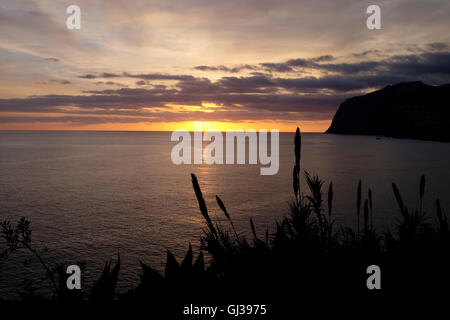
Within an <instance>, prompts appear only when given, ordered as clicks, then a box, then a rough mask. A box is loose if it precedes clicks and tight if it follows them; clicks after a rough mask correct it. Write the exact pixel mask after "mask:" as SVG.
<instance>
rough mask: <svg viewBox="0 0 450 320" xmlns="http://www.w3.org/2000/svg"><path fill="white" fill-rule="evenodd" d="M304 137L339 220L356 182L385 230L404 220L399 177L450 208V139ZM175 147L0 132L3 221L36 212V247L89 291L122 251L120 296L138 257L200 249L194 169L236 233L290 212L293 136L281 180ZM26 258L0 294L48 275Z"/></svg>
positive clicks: (7, 272)
mask: <svg viewBox="0 0 450 320" xmlns="http://www.w3.org/2000/svg"><path fill="white" fill-rule="evenodd" d="M302 138H303V146H302V159H301V161H302V168H304V169H307V170H308V171H310V172H311V173H317V174H319V175H320V176H321V177H322V178H323V179H324V180H325V181H326V188H328V183H329V181H331V180H332V181H333V186H334V190H335V201H334V208H335V209H334V211H335V213H334V215H335V219H336V223H337V224H348V225H354V224H355V211H356V209H355V202H356V186H357V183H358V180H359V179H360V178H361V179H362V181H363V190H364V193H366V192H367V188H368V187H370V188H371V189H372V192H373V199H374V223H375V225H376V226H378V228H379V229H384V228H386V227H388V226H392V225H393V224H394V223H395V219H396V218H397V217H398V212H397V210H396V209H397V207H396V204H395V202H394V197H393V194H392V191H391V190H392V189H391V183H392V182H396V183H397V185H398V186H399V188H400V190H401V192H402V194H403V195H404V198H405V199H406V201H407V203H408V206H409V207H416V206H417V203H418V182H419V177H420V175H421V174H422V173H424V174H425V175H426V178H427V186H426V196H425V202H426V203H425V208H426V210H428V212H432V213H433V214H434V207H433V204H434V201H435V198H436V197H438V196H439V197H440V199H441V202H442V206H443V208H444V211H446V212H448V211H449V208H450V201H449V199H450V166H449V163H450V144H448V143H438V142H424V141H414V140H400V139H391V138H382V139H381V140H377V139H375V137H367V136H341V135H325V134H312V133H311V134H308V133H306V134H303V136H302ZM174 144H175V143H174V142H171V141H170V133H162V132H161V133H158V132H152V133H148V132H6V131H3V132H0V219H1V220H3V219H12V220H16V219H17V218H18V217H21V216H26V217H28V218H29V219H30V220H31V225H32V229H33V233H32V239H33V244H34V245H35V246H36V247H38V248H44V247H45V246H46V247H48V249H49V251H48V252H47V253H44V254H43V255H44V257H45V258H46V259H47V260H48V261H50V262H61V263H71V264H73V263H82V264H83V265H85V271H84V273H83V275H84V278H83V285H84V286H85V287H89V286H90V285H91V284H92V281H93V279H96V278H97V277H98V276H99V274H100V272H101V269H102V266H103V264H104V262H105V261H107V260H108V259H111V258H115V256H116V255H117V253H120V254H121V258H122V262H123V263H122V269H121V275H120V283H119V291H124V290H126V289H128V288H131V287H132V285H133V284H136V283H137V281H138V275H139V272H140V270H139V261H143V262H144V263H147V264H149V265H151V266H154V267H156V268H158V269H161V268H162V267H163V262H164V260H165V250H166V249H169V250H171V251H172V252H174V253H175V254H176V255H177V256H179V257H181V256H182V255H183V253H184V252H185V250H186V249H187V246H188V242H189V241H190V242H192V243H193V245H194V246H196V245H197V244H198V239H199V236H200V235H201V229H202V227H203V220H202V217H201V215H200V213H199V210H198V208H197V203H196V199H195V195H194V192H193V190H192V187H191V180H190V173H195V174H196V175H197V176H198V178H199V181H200V185H201V187H202V191H203V194H204V196H205V197H206V201H207V204H208V207H209V209H210V211H211V213H212V214H213V215H214V214H217V215H220V216H221V214H220V211H219V210H218V207H217V205H216V203H215V195H216V194H217V195H220V197H221V198H222V199H223V201H224V203H225V205H226V206H227V209H228V210H229V212H230V215H231V216H232V218H233V220H234V222H235V225H236V226H237V228H238V230H239V231H240V232H243V233H246V232H248V231H249V229H250V228H249V223H248V221H249V218H250V217H251V218H253V220H254V221H255V224H256V228H257V230H258V231H259V232H260V233H261V234H263V233H264V231H265V228H266V227H269V228H270V226H272V225H273V222H274V221H275V220H277V219H281V217H282V216H283V215H284V214H286V213H287V208H288V206H287V202H288V200H289V199H290V197H291V194H292V191H291V190H292V182H291V176H292V165H293V161H294V160H293V159H294V157H293V134H292V133H290V134H287V133H285V134H284V133H283V134H280V170H279V173H278V174H277V175H274V176H261V175H260V174H259V168H260V165H213V166H208V165H201V166H190V165H181V166H176V165H173V164H172V162H171V160H170V151H171V148H172V146H173V145H174ZM302 187H303V188H302V190H303V191H305V188H306V186H305V184H304V183H303V184H302ZM432 221H433V218H430V222H432ZM28 258H30V256H29V255H24V254H16V255H13V256H11V257H10V258H9V259H8V260H6V261H4V262H3V263H2V266H1V267H0V298H11V297H15V295H16V291H17V290H16V289H17V288H18V287H20V284H21V282H22V280H23V279H24V278H35V277H36V276H40V275H42V273H43V271H42V269H41V268H40V266H39V265H38V264H36V262H35V261H34V259H29V261H28ZM24 260H25V262H27V263H25V264H24V263H23V262H24ZM38 283H39V282H38Z"/></svg>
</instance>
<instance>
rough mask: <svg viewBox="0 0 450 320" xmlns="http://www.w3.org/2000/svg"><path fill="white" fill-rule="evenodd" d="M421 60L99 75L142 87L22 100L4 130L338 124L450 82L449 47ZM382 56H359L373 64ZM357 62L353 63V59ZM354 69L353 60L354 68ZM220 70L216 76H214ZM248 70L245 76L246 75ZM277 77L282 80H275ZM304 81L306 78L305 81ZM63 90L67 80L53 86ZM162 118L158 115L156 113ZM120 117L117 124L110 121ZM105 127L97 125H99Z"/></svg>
mask: <svg viewBox="0 0 450 320" xmlns="http://www.w3.org/2000/svg"><path fill="white" fill-rule="evenodd" d="M429 46H430V48H431V47H433V49H432V50H431V49H430V50H429V51H425V52H417V53H414V54H405V55H395V56H391V57H387V58H384V59H380V60H373V59H368V60H365V61H355V62H338V61H339V60H338V59H337V58H335V57H334V56H331V55H323V56H319V57H315V58H309V59H302V58H298V59H289V60H286V61H285V62H281V63H277V62H267V63H261V64H255V65H252V66H250V65H245V64H243V65H240V68H244V69H246V70H252V72H251V73H250V75H242V76H226V77H221V78H219V79H217V80H214V81H213V80H211V79H209V78H207V77H195V76H193V75H186V74H179V75H178V74H162V73H141V74H135V73H129V72H123V73H99V74H85V75H81V76H79V78H82V79H88V80H89V79H101V80H100V81H97V83H98V84H104V85H121V83H120V82H116V81H111V80H108V79H114V78H131V79H136V80H137V81H136V82H135V83H136V85H137V86H143V85H148V87H145V88H142V87H140V88H139V87H138V88H128V87H125V86H124V85H122V86H121V87H120V88H118V89H106V90H86V91H83V92H82V94H80V95H42V96H31V97H28V98H20V99H0V112H16V113H18V112H23V113H24V115H23V116H22V117H4V118H3V119H2V120H1V121H2V122H8V121H9V122H14V121H17V122H20V121H23V122H25V120H24V119H28V121H43V122H45V121H49V122H50V121H56V118H55V117H47V115H45V114H44V113H50V112H51V113H58V114H61V117H60V120H58V121H64V122H80V123H97V122H98V123H101V122H102V121H104V122H120V121H124V122H154V121H189V120H201V119H204V120H220V121H242V120H277V119H279V120H282V119H284V120H292V119H295V118H296V117H301V118H302V119H304V120H325V119H330V118H331V117H332V115H333V114H334V112H335V110H336V108H337V106H338V105H339V104H340V102H342V101H343V100H345V99H346V98H349V97H351V96H354V95H358V94H362V93H364V92H367V91H368V90H372V89H377V88H381V87H384V86H386V85H390V84H393V83H397V82H404V81H416V80H422V81H425V82H429V83H431V84H438V83H439V84H440V83H443V82H448V81H450V52H448V51H443V49H442V48H444V46H443V45H441V44H430V45H429ZM377 54H378V52H376V51H367V52H362V53H359V54H358V55H359V56H360V57H373V56H375V55H377ZM355 57H356V56H355V55H353V58H355ZM350 61H351V60H350ZM211 68H216V69H215V70H216V71H225V72H233V71H231V70H233V68H239V66H232V67H227V66H218V67H207V66H198V67H195V69H197V70H204V71H207V70H210V69H211ZM302 69H311V71H315V73H312V74H320V75H317V76H311V75H308V76H299V73H295V74H292V73H288V74H286V75H283V74H284V73H285V72H289V71H298V70H302ZM211 70H212V69H211ZM241 70H242V69H241ZM273 72H277V73H273ZM300 74H302V73H300ZM150 80H172V81H175V82H174V83H172V82H171V84H170V86H169V85H167V86H166V85H163V84H156V85H154V84H151V83H150ZM52 81H53V82H59V83H62V81H65V80H52ZM204 102H210V103H214V104H216V105H217V106H218V107H216V108H214V112H204V110H202V109H199V110H196V109H192V108H191V109H190V108H181V109H180V108H176V107H173V106H174V105H175V106H176V105H184V106H201V105H202V104H203V103H204ZM153 110H157V111H153ZM27 112H34V113H39V112H40V113H42V114H43V117H42V118H41V117H39V119H36V117H35V118H31V117H27V116H26V113H27ZM110 116H114V117H115V118H114V119H113V120H111V119H110V118H109V117H110ZM96 121H97V122H96Z"/></svg>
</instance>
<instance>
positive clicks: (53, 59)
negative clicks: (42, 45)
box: [45, 58, 59, 62]
mask: <svg viewBox="0 0 450 320" xmlns="http://www.w3.org/2000/svg"><path fill="white" fill-rule="evenodd" d="M45 60H47V61H53V62H58V61H59V59H58V58H45Z"/></svg>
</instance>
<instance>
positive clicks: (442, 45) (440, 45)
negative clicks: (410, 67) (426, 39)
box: [427, 42, 449, 50]
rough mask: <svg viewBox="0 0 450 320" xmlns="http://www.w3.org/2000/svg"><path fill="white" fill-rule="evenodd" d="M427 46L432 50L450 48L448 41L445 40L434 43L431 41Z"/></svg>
mask: <svg viewBox="0 0 450 320" xmlns="http://www.w3.org/2000/svg"><path fill="white" fill-rule="evenodd" d="M427 47H428V48H429V49H431V50H445V49H448V48H449V46H448V44H447V43H444V42H433V43H429V44H428V45H427Z"/></svg>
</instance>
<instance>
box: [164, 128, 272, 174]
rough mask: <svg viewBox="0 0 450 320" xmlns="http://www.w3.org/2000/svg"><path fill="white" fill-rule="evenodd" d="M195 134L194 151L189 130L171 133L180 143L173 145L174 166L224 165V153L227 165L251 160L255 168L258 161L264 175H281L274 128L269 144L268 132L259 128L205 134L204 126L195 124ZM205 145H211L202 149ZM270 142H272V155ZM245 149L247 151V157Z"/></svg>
mask: <svg viewBox="0 0 450 320" xmlns="http://www.w3.org/2000/svg"><path fill="white" fill-rule="evenodd" d="M193 135H194V137H193V140H194V141H193V142H194V146H193V149H192V139H191V132H189V131H187V130H176V131H173V132H172V137H171V141H178V143H177V144H176V145H175V146H173V148H172V152H171V155H170V156H171V159H172V162H173V163H174V164H176V165H180V164H203V163H205V164H209V165H211V164H224V154H225V153H226V156H225V164H245V163H246V159H247V158H248V164H254V165H256V164H258V162H259V164H261V165H263V166H265V167H261V168H260V174H261V175H274V174H277V173H278V169H279V165H280V163H279V160H280V155H279V153H280V150H279V149H280V147H279V140H280V139H279V130H278V129H271V131H270V142H269V141H268V132H267V130H265V129H260V130H258V132H256V130H254V129H248V130H241V129H238V130H226V131H225V132H224V133H222V132H210V131H206V132H203V130H202V123H201V122H195V123H194V133H193ZM224 135H225V139H224ZM224 140H225V145H224ZM247 141H248V143H247ZM203 142H209V144H208V145H206V146H205V147H203ZM235 143H236V148H235ZM268 143H270V155H269V149H268ZM247 146H248V148H247ZM235 149H236V155H235ZM246 149H248V154H247V153H246ZM192 151H193V152H192Z"/></svg>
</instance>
